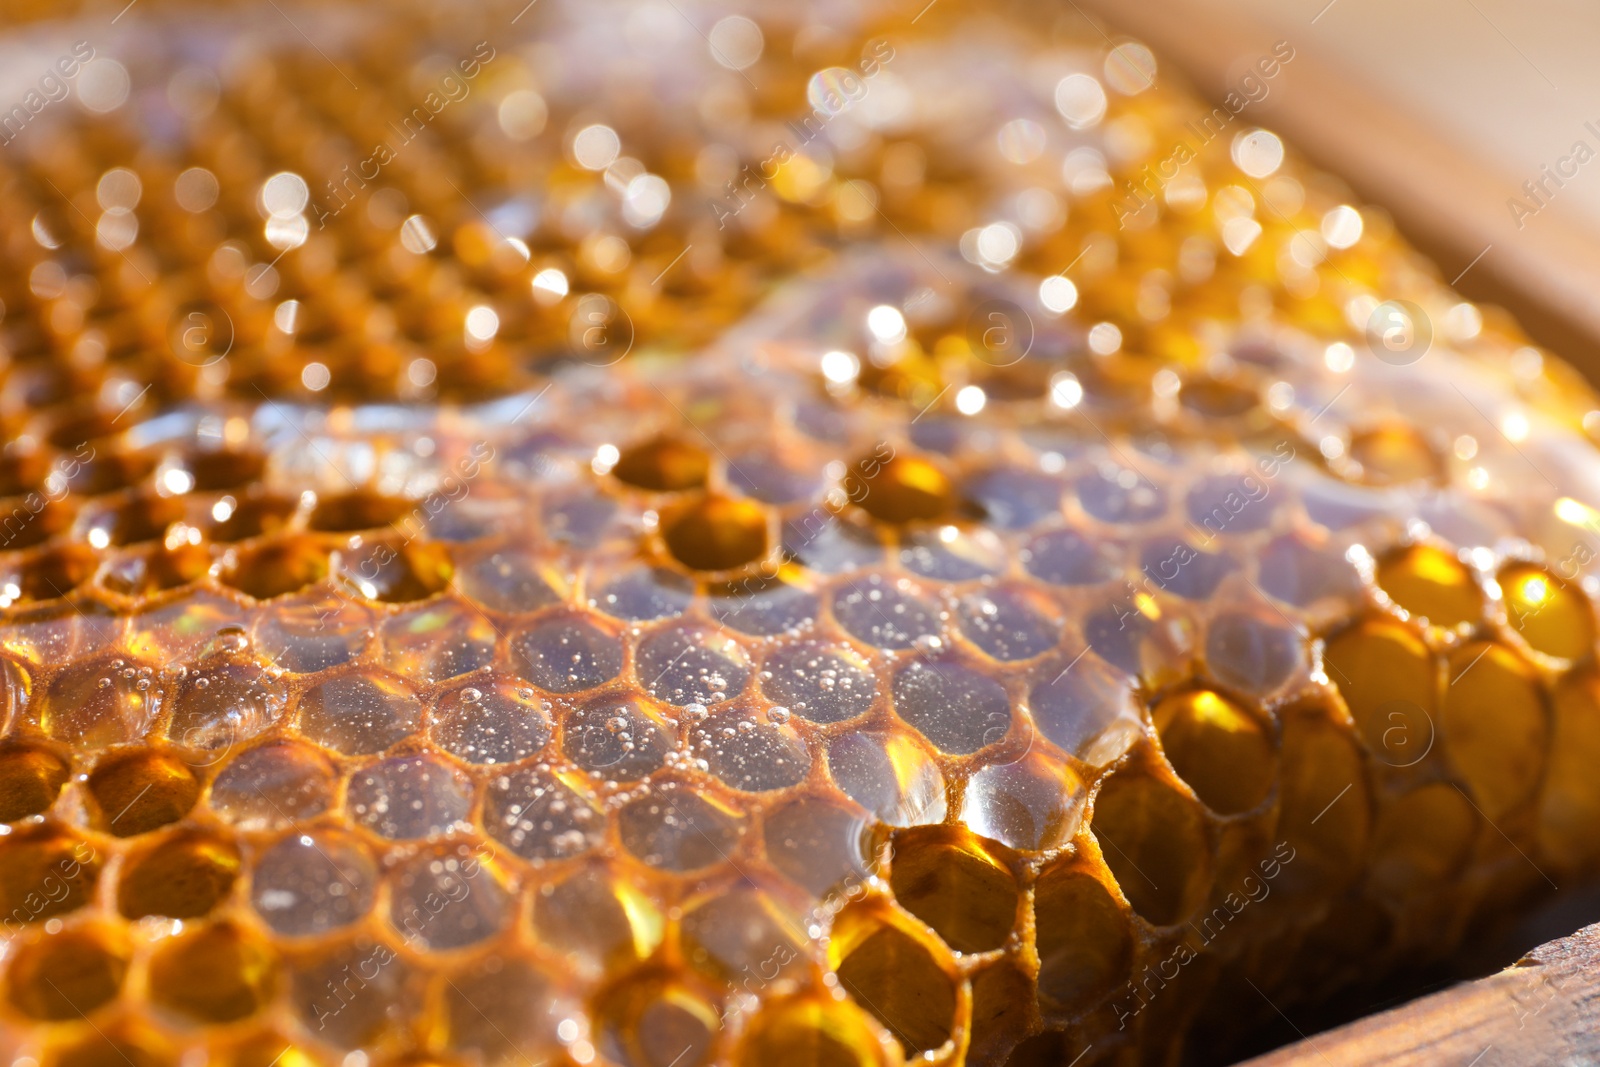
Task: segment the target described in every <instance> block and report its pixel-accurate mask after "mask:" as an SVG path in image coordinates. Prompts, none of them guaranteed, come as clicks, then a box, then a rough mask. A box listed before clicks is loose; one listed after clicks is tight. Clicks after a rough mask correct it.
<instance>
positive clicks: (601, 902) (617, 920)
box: [533, 867, 666, 968]
mask: <svg viewBox="0 0 1600 1067" xmlns="http://www.w3.org/2000/svg"><path fill="white" fill-rule="evenodd" d="M533 925H534V929H535V930H536V931H537V932H538V935H539V940H540V941H541V942H543V943H544V944H547V945H549V946H550V947H552V948H554V949H556V950H557V951H560V952H568V953H573V954H575V955H576V956H578V957H579V958H580V959H582V960H583V961H584V962H585V963H587V964H588V965H589V966H591V967H596V968H607V967H621V966H625V965H627V964H632V963H637V962H638V961H640V960H642V959H644V958H646V957H648V956H649V955H650V954H651V953H652V952H653V951H655V948H656V946H658V945H659V944H660V943H661V939H662V936H663V934H664V933H665V929H666V920H665V916H663V915H662V914H661V911H660V909H659V908H658V907H657V905H656V903H655V900H654V898H653V897H652V896H651V895H650V894H649V893H648V892H647V891H645V890H644V889H642V888H641V887H639V886H637V885H635V884H634V882H633V881H632V880H631V879H630V878H629V877H626V876H622V875H617V874H613V873H611V872H610V871H607V870H606V869H604V868H599V867H587V868H584V869H583V870H580V871H578V872H576V873H574V874H572V875H571V876H569V877H567V878H564V879H562V880H561V881H559V882H555V883H546V884H545V885H543V886H541V887H540V889H539V894H538V896H537V898H536V899H535V902H534V911H533Z"/></svg>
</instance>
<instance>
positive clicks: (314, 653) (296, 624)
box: [255, 591, 373, 674]
mask: <svg viewBox="0 0 1600 1067" xmlns="http://www.w3.org/2000/svg"><path fill="white" fill-rule="evenodd" d="M372 628H373V627H372V615H371V613H370V612H369V611H368V610H367V609H366V608H364V607H362V606H361V605H360V604H357V603H355V602H354V601H352V600H350V599H349V598H347V597H342V596H339V595H337V594H334V593H331V592H317V591H313V592H311V593H309V594H307V595H305V596H303V597H287V598H285V599H283V600H278V601H274V602H273V603H271V604H267V605H264V606H263V607H262V610H261V612H260V614H259V615H258V616H257V618H256V628H255V642H256V645H257V646H258V647H259V648H260V649H261V651H262V652H264V653H265V654H266V655H267V656H268V657H269V658H270V659H271V661H272V663H273V664H274V665H275V666H278V667H281V668H283V669H284V670H287V671H295V672H296V673H299V674H310V673H312V672H314V671H321V670H326V669H328V668H329V667H337V666H338V665H339V664H341V663H348V662H349V661H350V660H352V659H354V658H355V657H356V655H357V654H358V653H359V652H360V650H361V649H362V648H363V647H364V646H365V645H366V643H367V642H368V640H369V639H370V638H371V636H372Z"/></svg>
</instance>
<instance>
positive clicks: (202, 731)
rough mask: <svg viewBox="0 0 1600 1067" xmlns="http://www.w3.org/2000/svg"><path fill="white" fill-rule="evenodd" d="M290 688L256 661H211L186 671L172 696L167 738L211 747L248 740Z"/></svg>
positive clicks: (273, 716)
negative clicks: (188, 671) (193, 669)
mask: <svg viewBox="0 0 1600 1067" xmlns="http://www.w3.org/2000/svg"><path fill="white" fill-rule="evenodd" d="M287 702H288V693H287V691H286V690H285V687H284V685H283V682H282V681H281V680H280V678H279V677H278V674H277V673H276V672H274V671H270V670H263V669H262V668H261V667H259V666H257V665H256V664H254V663H214V664H209V665H206V666H203V667H200V668H198V669H197V670H195V671H193V672H191V673H189V674H187V675H185V676H184V678H183V681H182V682H181V683H180V684H179V686H178V691H177V694H176V695H175V696H174V697H173V698H172V706H171V707H172V710H171V717H170V718H169V719H168V721H167V737H168V739H170V740H171V741H172V742H173V743H174V744H178V745H183V746H185V747H187V748H199V749H206V750H209V751H215V750H216V749H220V748H226V749H230V750H231V749H232V748H233V747H234V746H235V745H238V744H240V743H241V742H244V741H249V740H251V739H252V738H254V737H256V736H257V735H259V734H261V733H262V732H263V731H265V730H266V729H267V728H269V727H270V726H272V725H273V724H274V723H276V722H277V721H278V719H279V718H281V717H282V715H283V709H284V705H285V704H286V703H287Z"/></svg>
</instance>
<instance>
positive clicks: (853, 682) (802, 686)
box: [760, 642, 878, 725]
mask: <svg viewBox="0 0 1600 1067" xmlns="http://www.w3.org/2000/svg"><path fill="white" fill-rule="evenodd" d="M760 684H761V690H762V692H763V693H765V694H766V696H767V697H768V698H770V699H771V700H773V701H776V702H777V703H778V705H779V706H781V707H784V708H786V709H788V710H789V711H790V712H792V713H793V714H795V715H797V716H799V717H800V718H802V719H806V720H808V721H810V722H814V723H821V724H824V725H826V724H828V723H835V722H844V721H846V720H848V719H853V718H855V717H856V716H858V715H863V714H865V713H866V712H867V711H868V710H869V709H870V708H871V707H872V705H873V702H874V701H875V700H876V699H877V693H878V681H877V676H876V675H874V674H873V673H872V668H871V665H870V664H869V663H867V661H866V660H865V659H864V658H862V657H861V656H860V655H858V654H857V653H856V652H855V651H854V650H852V649H850V648H848V647H846V646H843V645H837V646H827V645H823V644H818V643H812V642H796V643H794V644H788V645H783V646H781V647H778V648H775V649H773V650H772V652H771V653H770V654H769V656H768V657H767V660H766V662H765V663H763V664H762V671H761V674H760Z"/></svg>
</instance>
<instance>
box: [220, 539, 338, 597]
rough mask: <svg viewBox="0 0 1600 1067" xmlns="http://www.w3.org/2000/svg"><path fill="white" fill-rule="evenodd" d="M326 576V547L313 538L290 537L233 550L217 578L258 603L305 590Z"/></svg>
mask: <svg viewBox="0 0 1600 1067" xmlns="http://www.w3.org/2000/svg"><path fill="white" fill-rule="evenodd" d="M327 575H328V546H327V545H326V544H325V543H324V542H323V541H321V540H320V539H318V538H315V537H307V536H304V535H298V536H296V535H290V536H286V537H281V538H274V539H271V540H266V541H262V542H259V543H257V544H254V545H250V546H248V547H243V548H238V549H235V550H234V551H233V552H232V553H231V554H230V556H229V557H227V559H225V561H224V563H223V567H222V572H221V573H220V574H219V575H218V577H219V578H220V579H221V580H222V581H223V583H224V584H226V585H230V586H232V587H233V588H235V589H237V590H239V591H240V592H241V593H246V594H248V595H249V596H252V597H255V598H256V599H257V600H271V599H273V598H274V597H282V596H288V595H289V594H290V593H298V592H300V591H301V590H303V589H307V588H309V587H310V586H313V585H315V584H317V583H318V582H320V581H322V579H323V578H325V577H327Z"/></svg>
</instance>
